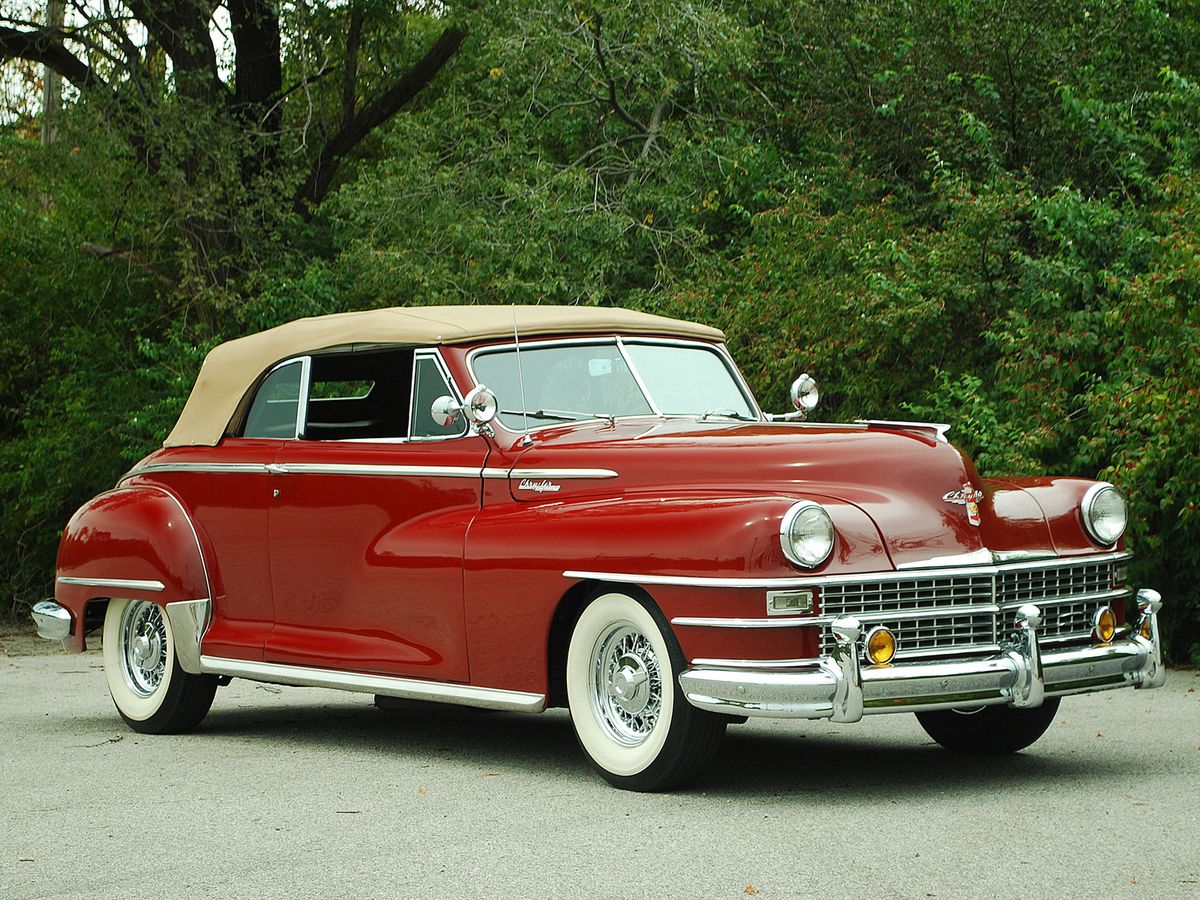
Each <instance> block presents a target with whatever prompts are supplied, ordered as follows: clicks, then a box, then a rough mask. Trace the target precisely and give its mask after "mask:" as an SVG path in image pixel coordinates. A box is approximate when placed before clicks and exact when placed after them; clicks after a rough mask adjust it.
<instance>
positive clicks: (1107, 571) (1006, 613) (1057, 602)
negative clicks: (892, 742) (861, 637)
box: [820, 558, 1124, 659]
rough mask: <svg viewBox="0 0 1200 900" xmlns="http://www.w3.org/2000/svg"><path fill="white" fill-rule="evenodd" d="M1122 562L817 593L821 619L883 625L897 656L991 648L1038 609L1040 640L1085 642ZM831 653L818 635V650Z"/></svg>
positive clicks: (1118, 592)
mask: <svg viewBox="0 0 1200 900" xmlns="http://www.w3.org/2000/svg"><path fill="white" fill-rule="evenodd" d="M1123 580H1124V564H1123V563H1122V562H1120V561H1116V560H1113V559H1111V558H1110V559H1107V560H1102V561H1095V562H1088V563H1080V564H1074V565H1071V564H1065V565H1064V564H1062V563H1054V564H1049V565H1046V566H1044V567H1041V566H1039V567H1036V568H1027V567H1020V568H1004V567H999V568H994V569H992V568H989V569H987V570H986V571H984V572H980V573H969V572H968V573H966V574H962V573H955V574H953V575H949V574H937V573H928V574H921V573H914V574H913V576H912V577H911V578H902V579H878V580H874V581H872V580H863V581H860V582H853V583H840V584H827V585H824V586H822V587H821V588H820V598H821V613H822V615H823V616H825V617H830V618H832V617H837V616H855V617H857V618H858V619H859V620H860V621H861V622H862V623H863V626H864V628H865V629H866V630H870V629H871V628H872V627H874V626H875V625H886V626H887V627H888V628H890V629H891V630H892V632H893V633H894V634H895V635H896V645H897V657H898V658H901V659H903V658H906V657H913V656H922V655H941V654H946V653H953V652H958V651H963V652H968V653H969V652H978V651H981V650H988V649H994V648H995V647H996V646H997V645H998V644H999V643H1000V642H1001V641H1003V640H1006V639H1007V638H1008V637H1009V635H1011V634H1012V632H1013V630H1014V629H1015V627H1016V614H1017V609H1018V608H1019V607H1020V606H1022V605H1024V604H1026V603H1035V604H1037V606H1038V608H1039V609H1040V610H1041V611H1042V625H1041V627H1040V628H1039V630H1038V636H1039V639H1041V640H1048V641H1070V640H1074V639H1086V638H1087V637H1088V636H1089V635H1090V634H1091V630H1092V618H1093V616H1094V615H1095V613H1096V610H1098V609H1099V608H1100V607H1102V606H1104V605H1106V604H1111V603H1114V602H1115V601H1116V600H1117V599H1119V598H1120V597H1121V596H1122V595H1123V594H1124V585H1123V584H1122V583H1121V582H1122V581H1123ZM832 649H833V636H832V634H831V633H830V631H829V628H828V627H825V628H823V629H822V633H821V652H822V654H828V653H829V652H830V651H831V650H832Z"/></svg>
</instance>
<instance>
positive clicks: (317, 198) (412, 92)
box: [294, 28, 467, 217]
mask: <svg viewBox="0 0 1200 900" xmlns="http://www.w3.org/2000/svg"><path fill="white" fill-rule="evenodd" d="M466 37H467V29H466V28H447V29H446V30H445V31H443V32H442V34H441V36H440V37H438V39H437V40H436V41H434V42H433V46H431V47H430V48H429V49H428V50H427V51H426V52H425V55H424V56H423V57H421V59H420V60H419V61H418V62H417V64H416V65H414V66H413V67H412V68H411V69H409V71H408V72H407V73H405V74H404V76H403V77H401V78H400V79H399V80H398V81H396V82H395V83H394V84H392V86H391V87H389V88H388V89H387V90H386V91H384V92H383V94H382V95H381V96H379V97H378V98H376V99H375V100H373V101H372V102H371V103H369V104H367V105H366V106H364V107H363V108H362V109H361V110H359V111H358V112H357V113H355V114H354V116H353V117H352V118H350V120H349V121H347V122H345V123H344V124H343V125H342V127H341V129H339V130H338V132H337V133H336V134H335V135H334V136H333V137H331V138H330V139H329V141H328V142H327V143H326V144H325V146H324V147H322V148H321V152H320V154H319V155H318V156H317V160H316V162H315V163H314V164H313V168H312V171H311V172H310V173H309V176H308V178H307V179H306V180H305V182H304V184H302V185H301V186H300V188H299V190H297V191H296V195H295V198H294V205H295V208H296V212H298V213H299V214H300V215H302V216H305V217H307V216H308V215H310V214H311V211H312V209H313V208H314V207H315V206H317V204H319V203H320V202H321V201H322V200H324V199H325V195H326V194H328V193H329V188H330V185H331V184H332V183H333V176H334V175H335V174H336V173H337V170H338V166H339V165H340V164H341V161H342V159H344V158H345V157H346V155H347V154H349V153H350V151H351V150H353V149H354V148H355V147H357V146H358V144H359V143H360V142H361V141H362V140H363V138H365V137H366V136H367V135H369V134H370V133H371V132H372V131H374V130H375V129H376V128H378V127H379V126H380V125H382V124H383V123H384V122H386V121H388V119H390V118H392V116H394V115H395V114H396V113H398V112H399V111H400V110H401V109H403V108H404V107H405V106H406V105H407V104H408V103H409V102H410V101H411V100H412V99H413V98H414V97H416V96H417V94H419V93H420V92H421V90H422V89H423V88H424V87H425V86H426V85H427V84H429V82H430V81H432V80H433V78H434V76H435V75H437V73H438V72H439V71H441V69H442V67H443V66H444V65H445V64H446V63H447V62H449V61H450V58H451V57H453V56H454V54H455V53H457V52H458V48H459V47H460V46H461V45H462V42H463V41H464V40H465V39H466Z"/></svg>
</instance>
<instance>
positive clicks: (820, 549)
mask: <svg viewBox="0 0 1200 900" xmlns="http://www.w3.org/2000/svg"><path fill="white" fill-rule="evenodd" d="M779 543H780V544H781V545H782V546H783V553H784V555H785V556H786V557H787V558H788V559H790V560H791V561H792V562H794V563H795V564H796V565H798V566H803V567H804V568H806V569H813V568H816V567H817V566H819V565H820V564H821V563H823V562H825V560H827V559H829V554H830V553H832V552H833V521H832V520H831V519H830V518H829V513H827V512H825V509H824V508H823V507H822V506H821V505H820V504H819V503H813V502H812V501H811V500H801V501H800V502H799V503H796V504H794V505H793V506H792V507H791V508H789V509H788V511H787V512H786V513H784V515H783V521H782V522H780V523H779Z"/></svg>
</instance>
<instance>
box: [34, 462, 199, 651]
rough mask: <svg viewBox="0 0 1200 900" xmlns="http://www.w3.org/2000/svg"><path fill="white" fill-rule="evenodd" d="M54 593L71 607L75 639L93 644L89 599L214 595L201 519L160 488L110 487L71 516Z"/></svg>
mask: <svg viewBox="0 0 1200 900" xmlns="http://www.w3.org/2000/svg"><path fill="white" fill-rule="evenodd" d="M55 574H56V578H55V588H54V597H55V600H56V601H57V602H58V603H59V604H60V605H61V606H64V607H66V608H67V609H68V610H69V611H70V613H71V634H70V637H69V638H67V641H66V644H67V646H68V647H69V648H70V649H72V650H75V651H76V652H79V651H82V650H84V649H85V648H86V635H85V631H86V623H87V619H86V609H87V604H88V603H89V602H90V601H92V600H96V599H102V598H105V599H107V598H112V597H121V598H129V599H141V600H152V601H154V602H155V603H159V604H163V605H166V604H167V603H173V602H175V601H178V600H197V599H202V598H210V597H211V596H212V594H211V589H210V587H209V579H208V570H207V568H206V565H205V561H204V556H203V553H202V551H201V548H200V539H199V536H198V534H197V532H196V529H195V526H194V524H193V522H192V520H191V517H190V516H189V515H188V513H187V511H186V510H185V509H184V507H183V505H182V504H181V503H180V502H179V500H178V499H177V498H176V497H175V496H174V495H173V494H171V493H170V492H168V491H167V490H165V489H163V488H160V487H152V486H148V485H141V486H136V487H122V488H117V489H116V490H112V491H108V492H107V493H104V494H101V495H99V496H98V497H95V498H94V499H92V500H89V501H88V502H87V503H85V504H84V505H83V506H82V507H80V508H79V510H78V511H77V512H76V513H75V515H73V516H72V517H71V521H70V522H68V523H67V527H66V529H65V530H64V532H63V536H62V540H61V542H60V543H59V547H58V564H57V568H56V573H55Z"/></svg>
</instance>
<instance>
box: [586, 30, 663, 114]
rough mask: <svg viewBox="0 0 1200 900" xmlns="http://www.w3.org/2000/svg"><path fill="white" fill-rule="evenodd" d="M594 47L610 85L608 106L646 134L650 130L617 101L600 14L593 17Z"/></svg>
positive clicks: (606, 80)
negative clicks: (602, 37) (602, 34)
mask: <svg viewBox="0 0 1200 900" xmlns="http://www.w3.org/2000/svg"><path fill="white" fill-rule="evenodd" d="M591 24H592V28H591V31H592V46H593V47H594V48H595V50H596V60H597V61H598V62H599V63H600V71H601V72H602V73H603V74H604V80H605V82H606V83H607V84H608V105H609V106H611V107H612V109H613V112H615V113H616V114H617V115H618V116H620V117H621V118H622V119H623V120H624V121H625V123H626V124H627V125H629V127H631V128H636V129H637V130H638V132H639V133H641V134H646V133H647V132H648V131H649V130H650V129H649V128H647V127H646V126H645V125H643V124H642V123H641V122H639V121H638V120H637V119H635V118H634V117H633V116H631V115H630V114H629V113H628V112H626V110H625V107H623V106H622V105H621V101H619V100H618V99H617V85H616V82H614V81H613V77H612V75H611V74H609V71H608V62H607V60H605V58H604V48H603V47H601V46H600V14H599V13H597V14H596V15H594V16H592V23H591Z"/></svg>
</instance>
